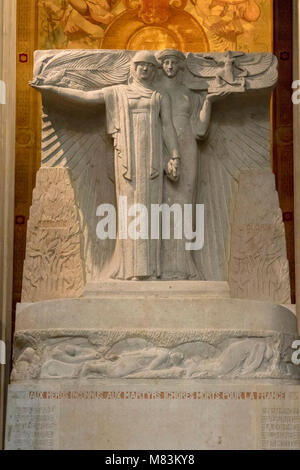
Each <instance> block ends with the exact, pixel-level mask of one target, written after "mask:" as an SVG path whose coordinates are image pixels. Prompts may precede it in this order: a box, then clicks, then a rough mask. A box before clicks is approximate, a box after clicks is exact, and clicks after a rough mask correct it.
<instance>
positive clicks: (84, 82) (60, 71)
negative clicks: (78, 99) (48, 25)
mask: <svg viewBox="0 0 300 470" xmlns="http://www.w3.org/2000/svg"><path fill="white" fill-rule="evenodd" d="M38 54H39V56H37V60H36V64H35V79H36V80H37V81H38V82H41V83H43V84H55V85H56V86H61V87H68V88H77V89H82V90H93V89H99V88H103V87H106V86H109V85H115V84H121V83H125V82H126V81H127V80H128V77H129V70H130V57H131V56H130V53H127V52H124V51H116V52H114V53H111V52H110V53H107V54H105V52H101V53H99V51H76V50H74V51H67V52H66V51H62V52H59V53H49V52H45V51H43V53H41V51H38Z"/></svg>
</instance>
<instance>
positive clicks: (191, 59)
mask: <svg viewBox="0 0 300 470" xmlns="http://www.w3.org/2000/svg"><path fill="white" fill-rule="evenodd" d="M186 65H187V74H186V85H187V86H188V87H191V88H192V89H194V90H195V89H203V79H206V82H207V87H206V89H207V88H209V84H210V83H211V81H212V80H214V79H215V78H216V77H217V76H223V75H224V73H225V70H227V71H228V68H229V69H230V70H231V73H232V76H233V77H234V78H235V79H238V78H239V77H240V76H244V77H245V85H246V89H262V88H268V87H272V86H274V85H275V84H276V81H277V77H278V74H277V58H276V57H275V56H274V55H273V54H271V53H264V54H245V53H242V52H231V51H228V52H226V53H223V54H220V53H212V54H210V55H209V56H208V55H207V54H206V55H204V54H193V53H190V54H188V56H187V60H186ZM197 81H198V82H199V83H197ZM191 85H192V86H191Z"/></svg>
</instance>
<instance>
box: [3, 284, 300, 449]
mask: <svg viewBox="0 0 300 470" xmlns="http://www.w3.org/2000/svg"><path fill="white" fill-rule="evenodd" d="M205 284H207V289H204V288H203V286H204V285H205ZM295 339H297V326H296V317H295V315H294V313H293V312H292V311H290V310H289V309H288V308H286V307H284V306H281V305H276V304H271V303H267V302H259V301H250V300H248V301H246V300H241V299H232V298H230V297H229V295H228V285H227V284H226V283H220V284H219V285H218V283H215V285H214V283H201V282H198V283H197V282H189V281H186V282H184V281H180V282H170V283H169V282H158V283H156V282H153V283H152V282H129V283H126V282H117V281H116V282H108V283H105V284H103V285H102V286H97V285H89V286H87V288H86V291H85V297H82V298H79V299H65V300H53V301H42V302H35V303H28V304H20V305H19V306H18V311H17V322H16V334H15V346H14V359H15V361H14V369H13V372H12V377H11V379H12V384H11V385H10V390H9V406H8V424H7V434H6V447H7V449H18V448H20V449H31V448H33V449H44V448H50V449H187V448H189V449H247V448H248V449H264V448H266V449H267V448H291V449H295V448H299V449H300V429H299V418H300V399H299V397H300V388H299V379H300V367H299V366H296V365H294V364H293V363H292V361H291V357H292V353H293V349H292V344H293V342H294V340H295ZM25 430H26V432H25Z"/></svg>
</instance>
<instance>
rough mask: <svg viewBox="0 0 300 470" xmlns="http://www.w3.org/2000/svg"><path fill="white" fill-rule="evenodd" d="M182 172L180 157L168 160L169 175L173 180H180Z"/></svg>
mask: <svg viewBox="0 0 300 470" xmlns="http://www.w3.org/2000/svg"><path fill="white" fill-rule="evenodd" d="M179 174H180V159H179V158H171V159H170V160H169V162H168V171H167V176H168V178H169V179H170V180H172V181H178V179H179Z"/></svg>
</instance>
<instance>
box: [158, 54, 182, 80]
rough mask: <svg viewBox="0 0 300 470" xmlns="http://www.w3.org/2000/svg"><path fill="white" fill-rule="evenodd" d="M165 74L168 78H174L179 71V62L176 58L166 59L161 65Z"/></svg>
mask: <svg viewBox="0 0 300 470" xmlns="http://www.w3.org/2000/svg"><path fill="white" fill-rule="evenodd" d="M162 67H163V70H164V72H165V74H166V75H167V76H168V77H169V78H173V77H176V75H177V73H178V72H179V70H180V69H181V63H180V60H179V59H177V57H166V58H165V59H164V61H163V64H162Z"/></svg>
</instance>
